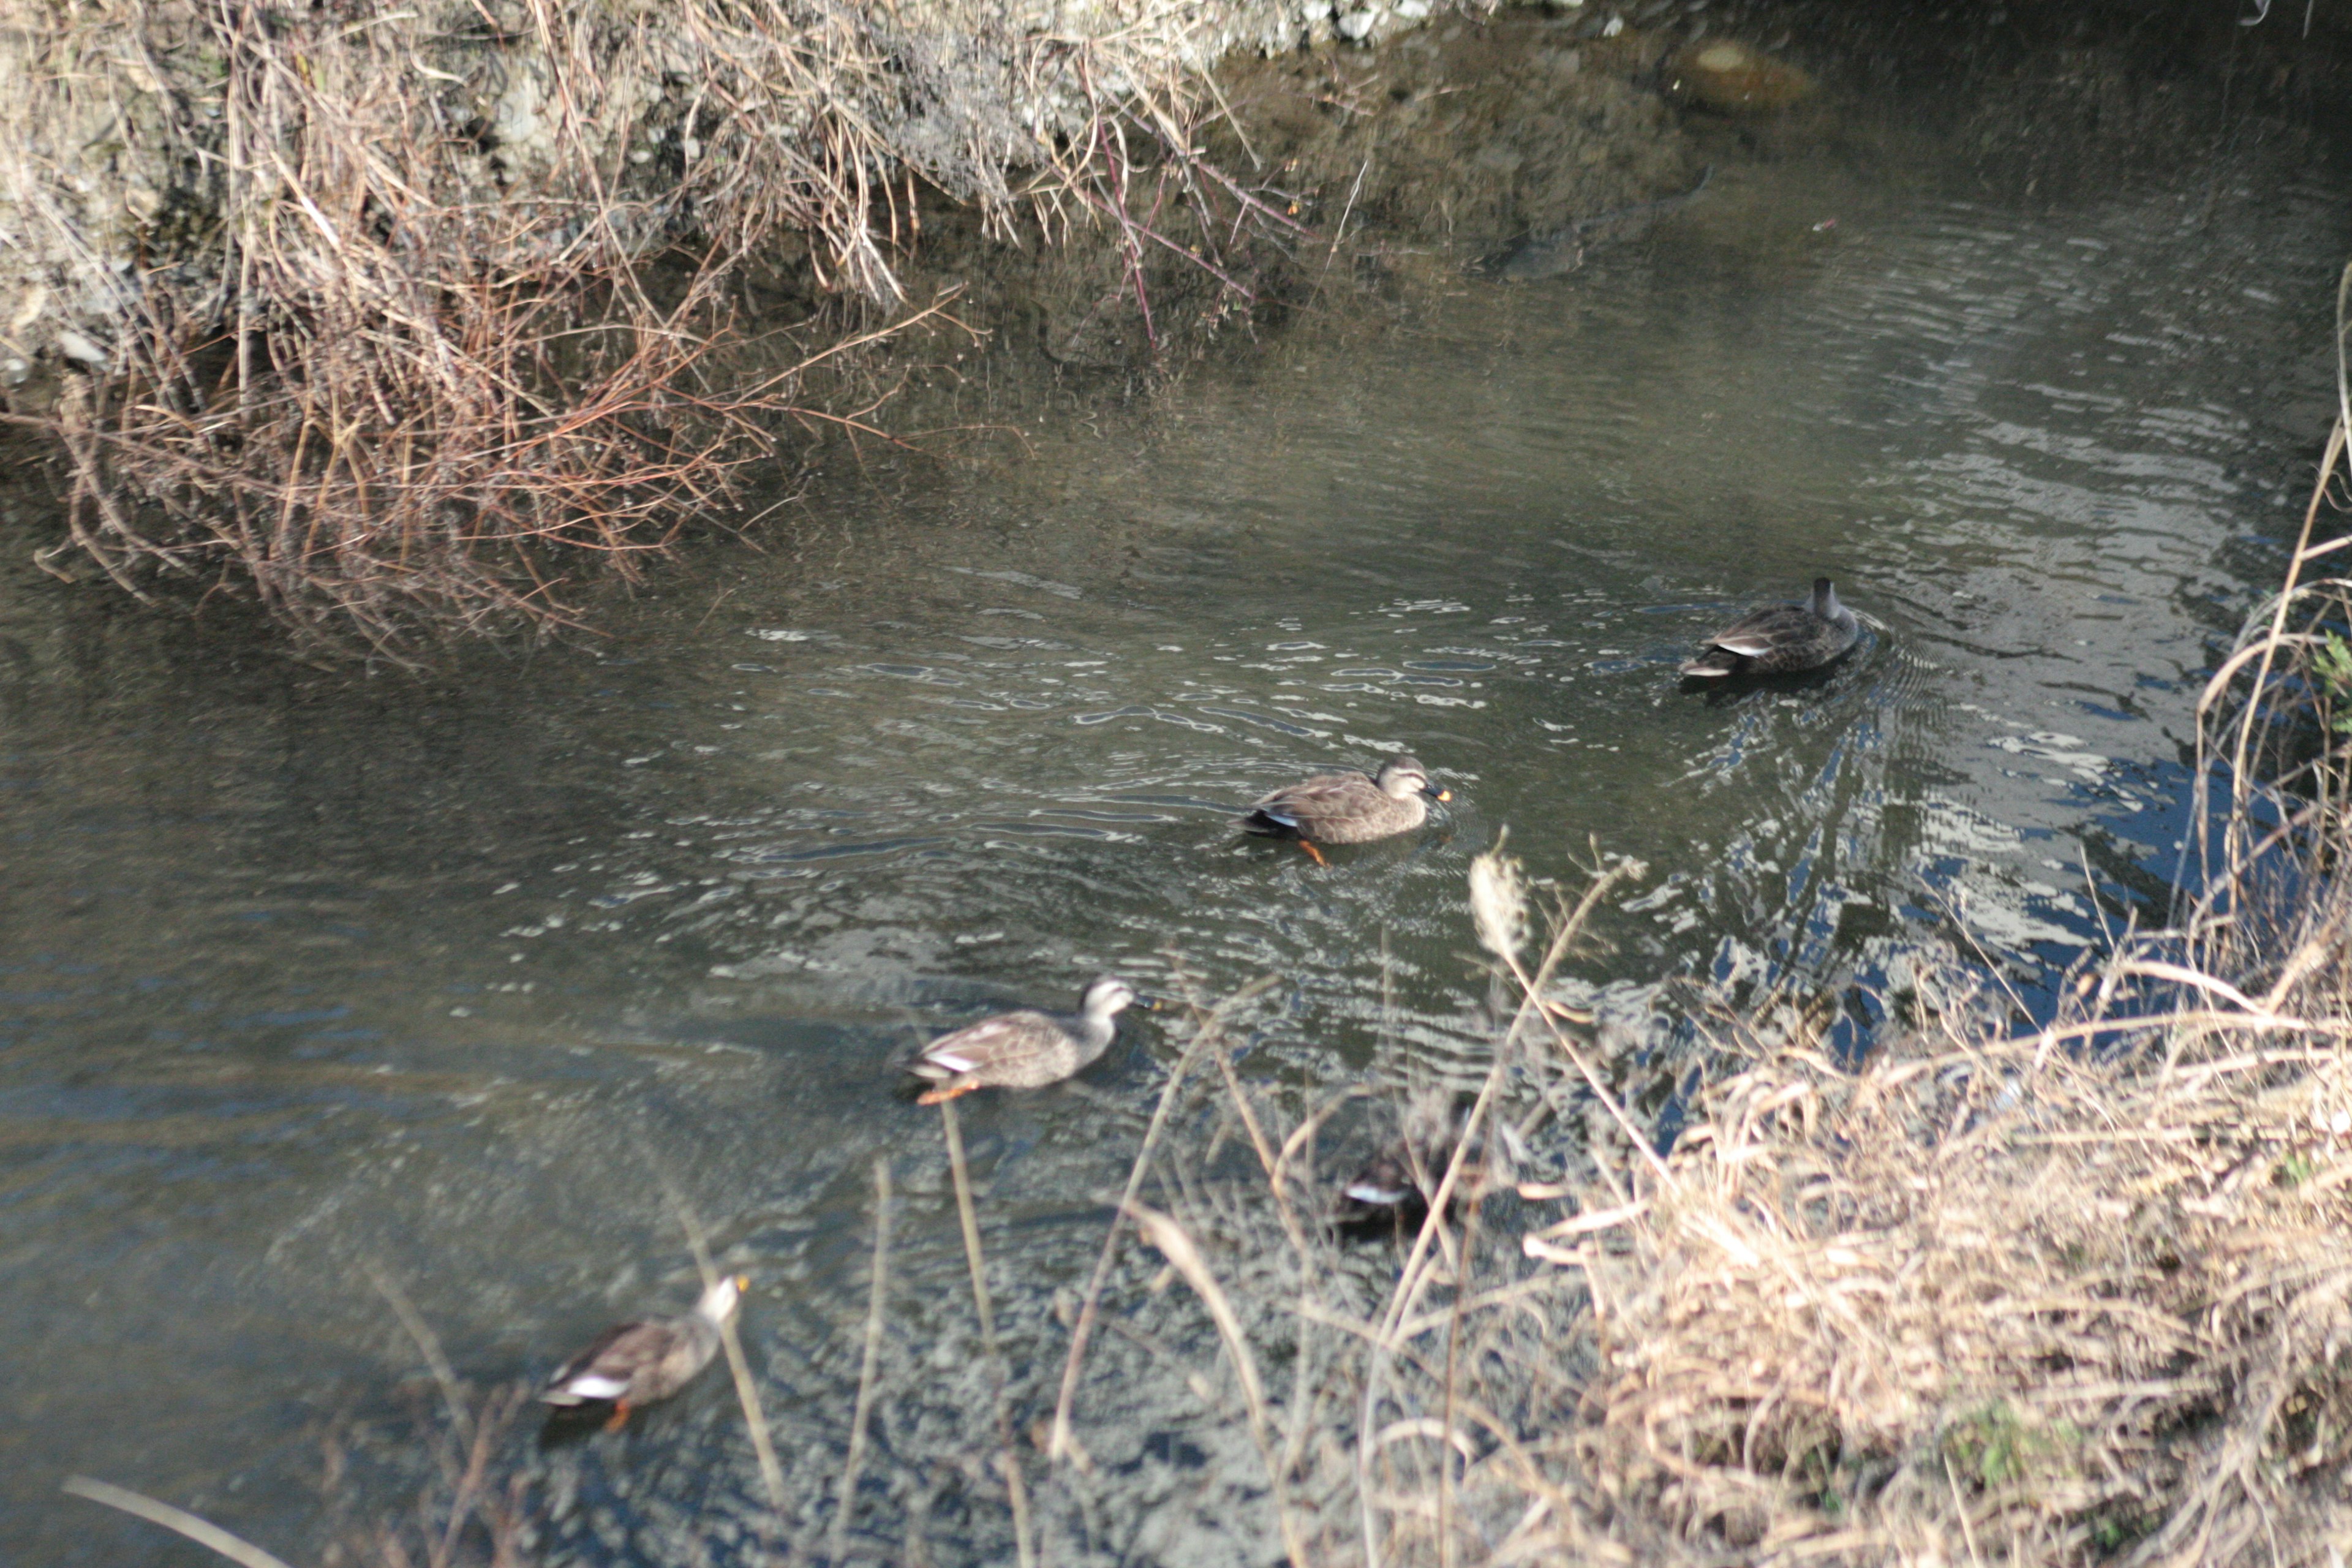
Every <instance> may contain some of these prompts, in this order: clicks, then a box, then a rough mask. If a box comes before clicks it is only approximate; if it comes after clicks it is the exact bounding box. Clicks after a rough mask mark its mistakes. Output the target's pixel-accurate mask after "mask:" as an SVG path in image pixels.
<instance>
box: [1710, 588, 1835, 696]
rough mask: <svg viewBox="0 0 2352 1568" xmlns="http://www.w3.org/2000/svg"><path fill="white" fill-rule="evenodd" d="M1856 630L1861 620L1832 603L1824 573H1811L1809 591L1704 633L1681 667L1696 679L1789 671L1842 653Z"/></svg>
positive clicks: (1832, 590)
mask: <svg viewBox="0 0 2352 1568" xmlns="http://www.w3.org/2000/svg"><path fill="white" fill-rule="evenodd" d="M1861 636H1862V623H1861V622H1860V621H1858V620H1856V619H1855V618H1854V614H1853V611H1852V610H1849V609H1847V608H1846V607H1845V606H1844V605H1841V604H1839V603H1838V596H1837V590H1836V589H1835V588H1834V587H1832V586H1831V584H1830V580H1829V579H1828V578H1826V577H1816V578H1814V579H1813V596H1812V598H1811V600H1810V601H1807V602H1804V603H1801V604H1795V605H1762V606H1760V607H1759V608H1757V609H1753V610H1750V611H1748V613H1747V614H1746V615H1744V616H1740V617H1739V618H1738V620H1736V621H1734V622H1732V623H1731V624H1730V625H1729V626H1726V627H1724V628H1723V629H1722V630H1721V631H1719V632H1717V633H1716V634H1715V635H1714V636H1713V637H1709V638H1707V639H1706V651H1705V652H1703V653H1701V654H1700V655H1699V656H1698V657H1697V658H1695V659H1692V660H1691V661H1690V662H1689V663H1687V664H1685V665H1684V666H1683V667H1682V673H1683V674H1684V675H1685V676H1689V677H1692V678H1694V679H1700V680H1718V679H1722V678H1723V677H1725V676H1727V675H1791V674H1794V673H1796V672H1797V671H1799V670H1804V669H1819V668H1821V667H1822V666H1823V665H1825V664H1828V663H1830V662H1831V661H1832V660H1833V659H1837V658H1842V657H1843V656H1844V654H1845V651H1846V650H1847V649H1848V648H1850V647H1853V645H1854V642H1855V641H1856V639H1858V638H1859V637H1861Z"/></svg>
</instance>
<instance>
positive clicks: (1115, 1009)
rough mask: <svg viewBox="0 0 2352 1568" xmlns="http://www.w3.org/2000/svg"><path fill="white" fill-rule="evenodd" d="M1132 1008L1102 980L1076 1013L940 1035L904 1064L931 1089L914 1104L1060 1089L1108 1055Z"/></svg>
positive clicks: (993, 1021)
mask: <svg viewBox="0 0 2352 1568" xmlns="http://www.w3.org/2000/svg"><path fill="white" fill-rule="evenodd" d="M1134 1001H1135V993H1134V992H1133V991H1131V990H1129V988H1128V984H1127V982H1125V981H1123V980H1120V979H1118V978H1117V977H1116V976H1113V975H1108V974H1105V975H1102V976H1100V977H1098V978H1097V980H1095V982H1094V983H1093V984H1090V985H1088V986H1087V990H1086V994H1085V995H1084V996H1082V997H1080V998H1079V1000H1078V1010H1077V1011H1076V1013H1046V1012H1041V1011H1038V1010H1036V1009H1034V1008H1027V1007H1024V1008H1023V1009H1022V1010H1021V1011H1019V1012H1017V1013H999V1014H998V1015H996V1016H994V1017H992V1018H982V1020H981V1021H980V1022H979V1023H977V1024H971V1025H967V1026H964V1027H963V1028H961V1029H958V1030H957V1031H956V1032H955V1033H954V1034H952V1035H941V1036H940V1037H939V1038H938V1039H936V1040H933V1041H932V1042H931V1043H930V1044H929V1045H928V1046H925V1047H923V1051H922V1054H921V1055H920V1056H919V1057H917V1058H915V1059H914V1060H913V1061H911V1062H909V1063H908V1064H907V1070H908V1072H911V1073H913V1074H914V1075H915V1076H916V1077H917V1078H920V1079H929V1081H930V1082H931V1084H932V1085H933V1086H934V1087H932V1088H930V1089H925V1090H924V1091H923V1092H922V1093H921V1094H920V1095H919V1096H918V1097H917V1100H916V1103H918V1104H920V1105H937V1104H938V1103H939V1102H940V1100H953V1099H954V1098H955V1097H956V1096H958V1095H960V1094H970V1093H971V1091H972V1090H973V1089H1043V1088H1045V1085H1047V1084H1049V1083H1059V1082H1061V1081H1062V1080H1063V1079H1066V1078H1068V1077H1070V1076H1071V1075H1072V1074H1074V1073H1076V1072H1078V1071H1080V1070H1081V1069H1083V1068H1086V1067H1087V1065H1089V1064H1090V1063H1092V1062H1093V1061H1094V1059H1095V1058H1097V1057H1099V1056H1101V1055H1102V1054H1103V1052H1105V1051H1107V1050H1108V1049H1109V1048H1110V1042H1111V1038H1112V1037H1113V1036H1115V1035H1117V1034H1118V1015H1119V1011H1120V1009H1122V1008H1124V1007H1127V1006H1129V1005H1131V1004H1132V1003H1133V1002H1134Z"/></svg>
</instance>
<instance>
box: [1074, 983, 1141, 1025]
mask: <svg viewBox="0 0 2352 1568" xmlns="http://www.w3.org/2000/svg"><path fill="white" fill-rule="evenodd" d="M1133 1005H1135V991H1134V988H1133V987H1131V986H1129V984H1128V983H1127V982H1126V981H1124V980H1121V979H1120V978H1119V977H1118V975H1116V974H1098V975H1097V976H1095V978H1094V979H1093V981H1091V982H1090V983H1089V984H1087V992H1086V994H1085V995H1084V996H1083V997H1081V998H1080V999H1079V1002H1078V1007H1079V1010H1080V1011H1082V1012H1084V1013H1085V1014H1086V1015H1087V1016H1088V1017H1090V1018H1110V1017H1116V1016H1118V1013H1119V1011H1120V1009H1122V1008H1125V1007H1131V1006H1133Z"/></svg>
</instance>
